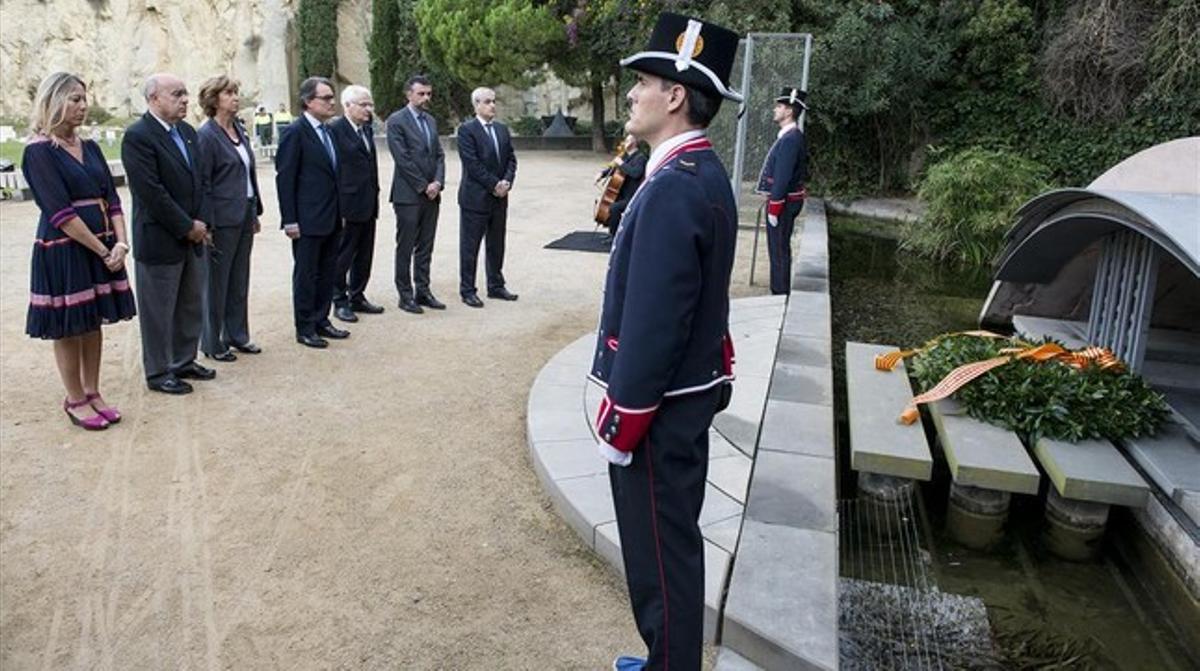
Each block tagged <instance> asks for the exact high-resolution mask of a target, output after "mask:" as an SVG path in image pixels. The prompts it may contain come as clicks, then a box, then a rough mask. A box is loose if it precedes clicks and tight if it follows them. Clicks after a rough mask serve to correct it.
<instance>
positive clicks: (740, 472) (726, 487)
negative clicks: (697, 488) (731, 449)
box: [708, 453, 754, 504]
mask: <svg viewBox="0 0 1200 671" xmlns="http://www.w3.org/2000/svg"><path fill="white" fill-rule="evenodd" d="M753 465H754V462H753V461H751V459H750V458H749V457H747V456H745V455H743V454H740V453H739V454H736V455H732V456H728V457H717V458H710V459H709V460H708V481H709V482H710V483H712V485H713V486H714V487H716V488H717V489H719V490H721V491H722V492H725V493H726V494H728V495H729V496H730V497H731V498H732V499H733V500H735V501H737V502H738V503H742V504H744V503H745V502H746V489H747V488H749V486H750V468H751V467H752V466H753Z"/></svg>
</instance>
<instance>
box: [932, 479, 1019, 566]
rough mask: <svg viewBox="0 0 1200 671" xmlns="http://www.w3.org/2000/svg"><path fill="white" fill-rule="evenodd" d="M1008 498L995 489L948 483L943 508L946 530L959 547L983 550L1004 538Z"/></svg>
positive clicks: (1009, 498)
mask: <svg viewBox="0 0 1200 671" xmlns="http://www.w3.org/2000/svg"><path fill="white" fill-rule="evenodd" d="M1011 499H1012V495H1011V494H1010V493H1008V492H1002V491H1000V490H998V489H983V488H981V487H971V486H969V485H960V484H958V483H952V484H951V485H950V505H949V506H947V508H946V529H947V530H948V531H949V532H950V536H951V537H952V538H953V539H954V540H956V541H958V542H959V543H961V544H963V545H965V546H967V547H969V548H972V549H975V550H984V549H987V548H989V547H991V546H993V545H995V544H996V543H998V542H1000V539H1001V538H1003V537H1004V523H1005V522H1007V521H1008V506H1009V502H1010V501H1011Z"/></svg>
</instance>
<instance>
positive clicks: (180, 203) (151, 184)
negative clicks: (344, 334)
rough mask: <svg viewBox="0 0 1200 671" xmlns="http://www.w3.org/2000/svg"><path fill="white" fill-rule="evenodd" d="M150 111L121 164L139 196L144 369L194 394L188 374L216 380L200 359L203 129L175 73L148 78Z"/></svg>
mask: <svg viewBox="0 0 1200 671" xmlns="http://www.w3.org/2000/svg"><path fill="white" fill-rule="evenodd" d="M142 93H143V94H144V95H145V98H146V106H147V108H148V111H147V112H146V113H145V114H143V115H142V118H141V119H138V120H137V121H135V122H134V123H133V125H132V126H130V127H129V128H128V129H127V130H126V131H125V137H124V138H123V139H122V140H121V162H122V163H123V164H124V165H125V174H126V177H127V179H128V181H129V190H130V191H131V192H132V193H133V247H134V258H136V259H137V262H136V265H135V272H136V278H137V301H138V321H139V324H140V325H141V331H142V367H143V368H144V369H145V372H146V384H147V386H148V387H150V389H152V390H154V391H161V392H164V393H167V394H186V393H189V392H190V391H192V386H191V385H190V384H188V383H187V382H186V381H185V380H184V379H182V378H192V379H196V380H211V379H213V378H214V377H216V375H217V374H216V372H215V371H213V370H212V369H210V368H205V367H204V366H201V365H200V364H198V363H196V350H197V347H198V346H199V343H200V331H201V329H202V328H203V325H204V314H203V305H204V302H203V301H204V291H205V286H206V285H205V277H206V276H205V269H206V267H207V262H206V260H205V254H206V252H205V243H206V242H207V241H208V239H209V238H208V226H207V224H206V223H205V222H206V221H209V220H210V218H211V217H209V216H207V215H206V212H207V210H206V207H207V204H206V203H205V200H204V186H203V185H202V184H201V181H202V180H201V174H202V170H201V167H202V166H200V165H199V161H201V156H200V152H199V151H198V149H197V140H196V131H195V129H193V128H192V127H191V126H190V125H188V123H187V122H186V121H184V120H183V119H184V117H186V116H187V105H188V91H187V86H185V85H184V83H183V81H181V80H180V79H179V78H178V77H176V76H174V75H170V74H154V75H150V77H148V78H147V79H146V83H145V86H144V88H143V90H142Z"/></svg>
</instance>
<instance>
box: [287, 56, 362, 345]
mask: <svg viewBox="0 0 1200 671" xmlns="http://www.w3.org/2000/svg"><path fill="white" fill-rule="evenodd" d="M335 98H336V96H334V94H333V84H332V83H330V81H329V80H328V79H325V78H324V77H309V78H308V79H305V80H304V81H303V82H302V83H301V84H300V106H301V107H302V108H303V109H304V113H303V114H301V115H300V116H299V117H297V118H296V120H295V121H293V122H292V123H291V124H290V125H288V126H287V127H286V128H284V129H283V132H282V133H281V134H280V136H279V148H278V149H277V150H276V152H275V189H276V191H277V192H278V194H279V213H280V215H281V221H282V224H283V231H284V233H286V234H287V236H288V237H289V238H291V239H292V258H293V259H294V260H295V266H294V268H293V270H292V306H293V310H294V312H295V320H296V342H298V343H300V344H301V345H305V346H307V347H316V348H324V347H328V346H329V341H328V340H326V338H337V339H341V338H348V337H349V336H350V332H349V331H345V330H342V329H340V328H338V327H336V326H334V325H333V324H331V323H330V322H329V306H330V304H331V303H332V302H333V286H334V278H335V277H336V273H337V249H338V238H339V235H340V232H341V228H342V219H341V216H340V214H339V203H338V164H339V160H338V159H339V157H338V153H337V148H336V147H335V145H334V142H333V135H332V133H331V132H330V130H329V127H328V126H327V125H326V124H325V122H326V121H329V120H330V119H332V118H333V113H334V109H335V108H336V103H335V102H334V100H335Z"/></svg>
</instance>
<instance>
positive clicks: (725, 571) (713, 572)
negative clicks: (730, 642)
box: [704, 541, 730, 643]
mask: <svg viewBox="0 0 1200 671" xmlns="http://www.w3.org/2000/svg"><path fill="white" fill-rule="evenodd" d="M729 563H730V554H729V553H728V552H726V551H725V550H722V549H721V548H719V547H717V546H716V545H714V544H712V543H710V542H708V541H704V640H705V641H708V642H709V643H715V642H716V640H717V629H718V628H719V627H718V625H719V624H720V622H721V603H722V602H723V601H724V600H725V585H726V584H728V579H729Z"/></svg>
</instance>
